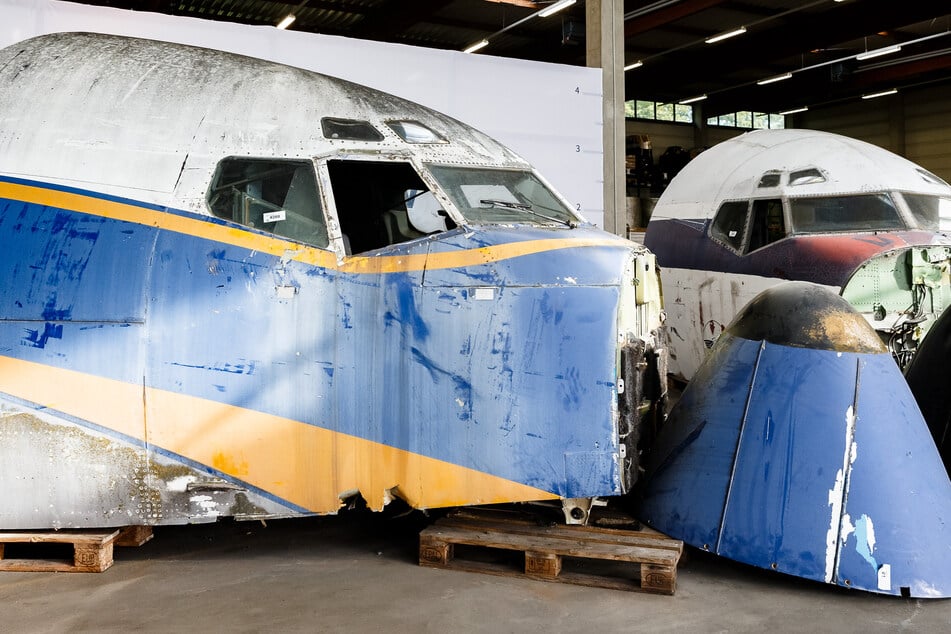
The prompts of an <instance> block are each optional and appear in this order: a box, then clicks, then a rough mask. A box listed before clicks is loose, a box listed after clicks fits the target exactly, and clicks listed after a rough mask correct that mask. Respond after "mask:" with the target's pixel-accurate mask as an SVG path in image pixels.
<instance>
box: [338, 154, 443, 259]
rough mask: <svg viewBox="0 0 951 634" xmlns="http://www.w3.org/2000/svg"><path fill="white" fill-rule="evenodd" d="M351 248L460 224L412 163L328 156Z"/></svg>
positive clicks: (377, 245)
mask: <svg viewBox="0 0 951 634" xmlns="http://www.w3.org/2000/svg"><path fill="white" fill-rule="evenodd" d="M327 170H328V172H329V173H330V183H331V186H332V187H333V194H334V202H335V204H336V207H337V216H338V218H339V220H340V230H341V231H342V232H343V235H344V245H345V248H346V250H347V253H348V254H349V253H364V252H366V251H373V250H374V249H381V248H383V247H386V246H389V245H392V244H399V243H401V242H407V241H409V240H415V239H417V238H422V237H423V236H425V235H427V234H429V233H435V232H439V231H445V230H446V229H449V228H452V227H455V224H454V223H453V222H452V220H450V219H449V218H448V216H446V212H445V211H443V210H442V209H441V208H440V205H439V203H438V201H437V200H436V198H435V197H434V196H433V194H432V192H431V191H430V189H429V187H427V186H426V184H425V183H424V182H423V180H422V179H421V178H420V176H419V174H417V173H416V170H415V169H414V168H413V166H412V165H410V164H409V163H406V162H394V161H388V162H385V163H384V162H378V161H348V160H331V161H327Z"/></svg>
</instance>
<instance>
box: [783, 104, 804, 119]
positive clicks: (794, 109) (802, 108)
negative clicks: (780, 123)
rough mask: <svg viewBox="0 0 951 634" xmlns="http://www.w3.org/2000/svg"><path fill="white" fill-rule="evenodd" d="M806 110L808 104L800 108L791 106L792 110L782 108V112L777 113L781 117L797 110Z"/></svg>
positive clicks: (795, 112)
mask: <svg viewBox="0 0 951 634" xmlns="http://www.w3.org/2000/svg"><path fill="white" fill-rule="evenodd" d="M806 110H809V106H803V107H801V108H793V109H792V110H783V111H782V112H780V113H779V115H780V116H782V117H785V116H786V115H788V114H797V113H799V112H805V111H806Z"/></svg>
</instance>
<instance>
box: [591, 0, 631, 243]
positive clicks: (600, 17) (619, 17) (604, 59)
mask: <svg viewBox="0 0 951 634" xmlns="http://www.w3.org/2000/svg"><path fill="white" fill-rule="evenodd" d="M585 12H586V13H585V24H586V26H585V40H586V42H587V48H588V51H587V63H588V66H589V67H592V68H601V69H602V73H603V74H602V77H601V85H602V89H603V104H602V110H603V120H604V131H603V133H602V138H603V141H604V147H603V150H604V154H603V160H604V163H603V171H604V229H605V230H606V231H610V232H612V233H615V234H618V235H624V233H625V229H626V219H627V211H626V208H625V197H626V195H627V182H626V180H625V177H624V153H625V147H624V0H587V1H586V3H585Z"/></svg>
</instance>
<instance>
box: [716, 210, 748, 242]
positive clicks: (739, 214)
mask: <svg viewBox="0 0 951 634" xmlns="http://www.w3.org/2000/svg"><path fill="white" fill-rule="evenodd" d="M749 207H750V204H749V202H747V201H745V200H744V201H733V202H725V203H723V204H722V205H720V209H719V210H718V211H717V215H716V217H715V218H714V219H713V224H712V225H711V227H710V235H711V236H713V238H715V239H717V240H719V241H720V242H723V243H725V244H728V245H729V246H731V247H733V248H734V249H736V250H737V251H740V250H741V249H742V248H743V232H744V229H746V215H747V211H748V210H749Z"/></svg>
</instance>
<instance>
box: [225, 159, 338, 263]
mask: <svg viewBox="0 0 951 634" xmlns="http://www.w3.org/2000/svg"><path fill="white" fill-rule="evenodd" d="M207 200H208V207H209V208H210V209H211V211H212V213H213V214H215V215H216V216H218V217H219V218H226V219H228V220H232V221H234V222H237V223H240V224H242V225H245V226H248V227H254V228H255V229H261V230H263V231H269V232H271V233H273V234H275V235H278V236H281V237H284V238H289V239H291V240H296V241H298V242H304V243H307V244H312V245H314V246H318V247H326V246H327V244H328V240H327V226H326V224H325V222H324V215H323V210H322V208H321V205H320V196H319V195H318V192H317V180H316V178H315V177H314V165H313V163H311V162H310V161H286V160H278V159H255V158H226V159H224V160H222V161H221V162H220V163H219V164H218V169H217V170H216V171H215V176H214V178H213V180H212V183H211V187H210V188H209V190H208V198H207Z"/></svg>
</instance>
